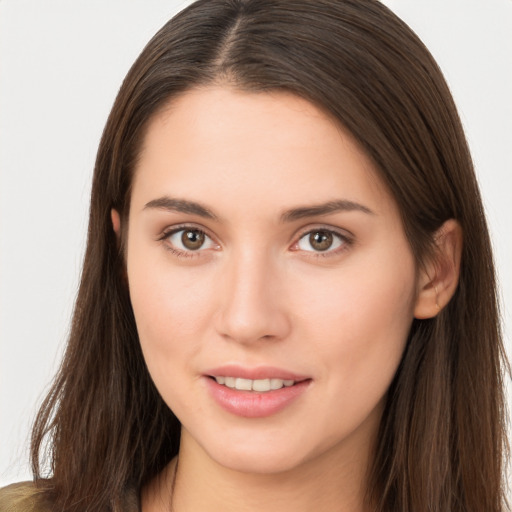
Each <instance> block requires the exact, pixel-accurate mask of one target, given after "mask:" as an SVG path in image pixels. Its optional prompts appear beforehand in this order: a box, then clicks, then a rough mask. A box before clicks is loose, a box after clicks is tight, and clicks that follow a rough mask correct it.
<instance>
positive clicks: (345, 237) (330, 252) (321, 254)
mask: <svg viewBox="0 0 512 512" xmlns="http://www.w3.org/2000/svg"><path fill="white" fill-rule="evenodd" d="M181 231H194V232H196V233H198V234H200V235H204V236H205V237H207V238H208V239H210V240H211V242H212V243H215V242H214V241H213V237H211V236H210V235H208V233H207V232H206V231H205V230H204V229H201V228H199V227H197V226H194V225H180V226H174V227H172V228H169V229H166V230H165V231H164V232H163V233H162V235H161V236H160V237H159V238H158V241H160V242H162V243H163V244H164V247H165V249H166V250H168V251H169V252H171V253H172V254H173V255H174V256H176V257H178V258H184V259H191V258H196V257H199V256H200V255H201V252H202V251H204V250H206V249H201V248H200V249H197V250H196V251H194V250H188V251H183V250H181V249H177V248H176V247H174V246H173V245H172V244H171V243H170V242H169V239H170V237H171V236H172V235H175V234H177V233H180V232H181ZM313 233H327V234H330V235H332V236H333V237H334V238H337V239H338V241H339V242H340V243H341V245H340V246H339V247H336V248H335V249H331V248H328V249H326V250H325V251H315V250H312V251H306V250H304V251H303V252H305V253H308V255H307V257H308V258H329V257H334V256H337V255H339V254H341V253H342V252H345V251H346V250H348V249H349V248H350V247H351V246H352V245H353V244H354V239H353V237H352V236H350V235H349V234H347V233H341V232H339V231H338V230H335V229H332V228H330V227H329V228H328V227H323V226H318V227H314V228H310V229H308V230H306V231H303V232H302V233H301V234H300V235H299V236H298V238H297V239H296V242H294V243H293V244H292V246H291V248H290V250H292V251H300V250H301V249H300V248H299V243H300V242H301V240H302V239H304V238H305V237H306V236H308V235H309V236H310V235H311V234H313ZM216 245H217V247H218V246H219V244H216Z"/></svg>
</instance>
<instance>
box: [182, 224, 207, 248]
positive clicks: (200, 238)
mask: <svg viewBox="0 0 512 512" xmlns="http://www.w3.org/2000/svg"><path fill="white" fill-rule="evenodd" d="M204 240H205V235H204V233H203V232H202V231H198V230H197V229H185V230H183V231H182V235H181V243H182V244H183V247H185V248H186V249H189V250H190V251H197V250H198V249H201V247H202V246H203V244H204Z"/></svg>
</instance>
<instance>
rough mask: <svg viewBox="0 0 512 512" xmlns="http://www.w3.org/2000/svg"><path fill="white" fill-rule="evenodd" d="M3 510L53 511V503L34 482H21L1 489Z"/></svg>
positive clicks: (20, 511) (26, 511)
mask: <svg viewBox="0 0 512 512" xmlns="http://www.w3.org/2000/svg"><path fill="white" fill-rule="evenodd" d="M0 511H1V512H51V504H50V503H49V502H48V501H47V500H46V499H45V497H44V496H43V493H42V491H41V490H40V489H39V488H38V487H37V486H36V485H35V484H34V483H33V482H21V483H18V484H12V485H8V486H7V487H3V488H2V489H0Z"/></svg>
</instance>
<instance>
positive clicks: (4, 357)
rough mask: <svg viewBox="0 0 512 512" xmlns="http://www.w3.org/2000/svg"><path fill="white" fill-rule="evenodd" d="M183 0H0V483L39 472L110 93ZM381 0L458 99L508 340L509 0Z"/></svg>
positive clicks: (511, 247) (511, 194)
mask: <svg viewBox="0 0 512 512" xmlns="http://www.w3.org/2000/svg"><path fill="white" fill-rule="evenodd" d="M187 3H189V2H184V1H178V0H167V1H163V0H74V1H73V2H70V1H69V0H45V1H44V2H42V1H40V0H0V440H1V441H0V486H1V485H5V484H8V483H10V482H14V481H18V480H22V479H28V478H30V472H29V467H28V464H27V458H28V457H27V446H28V436H29V427H30V423H31V421H32V419H33V417H34V414H35V411H36V405H37V403H38V402H39V401H40V399H41V397H42V396H43V393H44V391H45V389H47V386H48V383H49V381H50V379H51V377H52V375H53V374H54V372H55V371H56V369H57V367H58V363H59V359H60V356H61V353H62V349H63V345H64V342H65V339H66V335H67V332H68V324H69V319H70V315H71V311H72V306H73V301H74V297H75V293H76V290H77V284H78V279H79V273H80V267H81V259H82V254H83V250H84V241H85V234H86V227H87V210H88V199H89V192H90V181H91V176H92V168H93V163H94V158H95V152H96V148H97V145H98V142H99V138H100V136H101V132H102V129H103V125H104V123H105V121H106V118H107V115H108V113H109V110H110V107H111V105H112V102H113V100H114V97H115V94H116V92H117V90H118V88H119V86H120V84H121V81H122V79H123V77H124V75H125V73H126V72H127V70H128V68H129V66H130V65H131V63H132V62H133V61H134V59H135V58H136V56H137V55H138V54H139V52H140V51H141V49H142V47H143V46H144V44H145V43H146V42H147V41H148V40H149V38H150V37H151V36H152V35H153V33H154V32H155V31H156V30H157V29H158V28H160V26H161V25H163V23H164V22H165V21H167V20H168V19H169V18H170V16H171V15H172V14H174V13H175V12H177V11H178V10H179V9H180V8H181V7H183V6H184V5H186V4H187ZM384 3H386V4H387V5H389V6H390V7H391V8H392V9H393V10H394V11H395V12H396V13H397V14H398V15H399V16H400V17H402V18H403V19H404V20H405V21H406V22H407V23H408V24H409V25H410V26H411V27H412V28H413V29H414V30H415V31H416V32H417V33H418V35H419V36H420V37H421V38H422V39H423V41H424V42H425V43H426V45H427V46H428V47H429V49H430V50H431V52H432V53H433V55H434V57H435V58H436V59H437V60H438V62H439V64H440V66H441V68H442V69H443V71H444V73H445V76H446V78H447V80H448V83H449V84H450V87H451V88H452V91H453V94H454V96H455V100H456V102H457V104H458V106H459V110H460V113H461V116H462V119H463V123H464V126H465V129H466V133H467V137H468V139H469V143H470V146H471V148H472V152H473V157H474V160H475V164H476V169H477V173H478V177H479V181H480V184H481V189H482V194H483V197H484V202H485V205H486V209H487V214H488V219H489V223H490V227H491V234H492V237H493V243H494V247H495V250H496V260H497V264H498V271H499V279H500V284H501V293H502V297H503V316H504V326H505V331H506V344H507V348H508V351H509V353H512V340H511V330H512V314H511V309H512V268H511V267H512V265H511V262H512V229H511V226H512V178H511V174H512V150H511V146H512V1H511V0H414V1H412V0H388V1H386V2H384ZM509 396H510V394H509Z"/></svg>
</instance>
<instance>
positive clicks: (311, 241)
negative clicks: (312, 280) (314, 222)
mask: <svg viewBox="0 0 512 512" xmlns="http://www.w3.org/2000/svg"><path fill="white" fill-rule="evenodd" d="M351 243H352V242H351V240H350V238H348V237H347V236H344V235H342V234H341V233H338V232H336V231H331V230H330V229H313V230H311V231H308V232H307V233H304V234H303V235H302V236H301V238H300V239H299V241H298V242H297V246H296V247H297V249H299V250H301V251H305V252H312V253H315V252H316V253H319V252H324V253H327V254H330V253H333V254H334V253H336V252H338V251H337V249H343V248H345V247H348V246H350V245H351Z"/></svg>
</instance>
